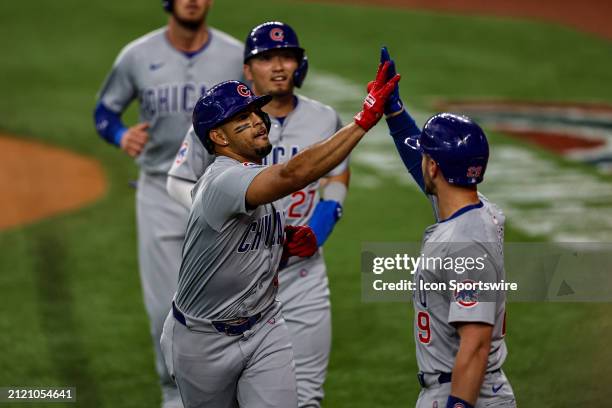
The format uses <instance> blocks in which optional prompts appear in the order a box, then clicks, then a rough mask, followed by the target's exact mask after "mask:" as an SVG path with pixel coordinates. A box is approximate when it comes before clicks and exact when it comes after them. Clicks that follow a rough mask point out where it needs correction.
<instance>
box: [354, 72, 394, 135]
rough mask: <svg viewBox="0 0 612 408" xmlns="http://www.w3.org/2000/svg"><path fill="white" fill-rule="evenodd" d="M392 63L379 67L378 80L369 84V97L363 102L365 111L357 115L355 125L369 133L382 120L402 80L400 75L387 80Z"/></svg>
mask: <svg viewBox="0 0 612 408" xmlns="http://www.w3.org/2000/svg"><path fill="white" fill-rule="evenodd" d="M389 66H390V62H389V61H387V62H385V63H384V64H380V65H378V71H377V72H376V79H375V80H374V81H372V82H370V83H369V84H368V92H369V93H368V96H366V98H365V99H364V101H363V110H362V111H361V112H359V113H358V114H356V115H355V118H354V119H355V123H357V124H358V125H359V126H360V127H361V128H362V129H363V130H365V131H368V130H370V129H372V128H373V127H374V125H376V124H377V123H378V121H379V120H380V118H382V116H383V113H384V111H385V104H386V103H387V99H389V95H391V92H393V90H394V89H395V86H396V85H397V83H398V82H399V80H400V76H399V75H395V76H394V77H393V78H391V79H389V80H387V79H386V78H387V71H388V70H389Z"/></svg>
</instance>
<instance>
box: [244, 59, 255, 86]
mask: <svg viewBox="0 0 612 408" xmlns="http://www.w3.org/2000/svg"><path fill="white" fill-rule="evenodd" d="M242 74H243V75H244V79H246V80H247V81H249V82H253V73H252V72H251V65H250V64H249V63H246V64H244V65H243V66H242Z"/></svg>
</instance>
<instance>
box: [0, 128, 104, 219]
mask: <svg viewBox="0 0 612 408" xmlns="http://www.w3.org/2000/svg"><path fill="white" fill-rule="evenodd" d="M106 188H107V183H106V178H105V177H104V172H103V171H102V168H101V166H100V164H99V163H98V162H97V161H95V160H92V159H89V158H86V157H83V156H80V155H78V154H76V153H72V152H69V151H67V150H64V149H60V148H57V147H52V146H48V145H45V144H42V143H38V142H34V141H27V140H23V139H19V138H16V137H10V136H7V135H1V134H0V194H1V195H2V198H3V199H2V200H0V230H3V229H7V228H10V227H15V226H19V225H23V224H28V223H31V222H34V221H37V220H40V219H42V218H45V217H49V216H52V215H56V214H60V213H64V212H68V211H72V210H75V209H77V208H80V207H82V206H83V205H85V204H88V203H91V202H93V201H95V200H97V199H98V198H100V197H101V196H102V195H103V194H104V193H105V191H106Z"/></svg>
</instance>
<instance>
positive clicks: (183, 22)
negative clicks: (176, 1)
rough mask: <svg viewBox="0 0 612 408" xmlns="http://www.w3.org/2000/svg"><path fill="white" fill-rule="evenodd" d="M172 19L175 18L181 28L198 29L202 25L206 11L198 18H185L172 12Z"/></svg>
mask: <svg viewBox="0 0 612 408" xmlns="http://www.w3.org/2000/svg"><path fill="white" fill-rule="evenodd" d="M173 16H174V19H175V20H176V22H177V23H178V24H179V25H180V26H181V27H183V28H185V29H187V30H189V31H198V30H199V29H200V28H201V27H202V26H203V25H204V21H206V13H204V15H203V16H202V18H199V19H186V18H182V17H179V16H178V14H176V13H174V14H173Z"/></svg>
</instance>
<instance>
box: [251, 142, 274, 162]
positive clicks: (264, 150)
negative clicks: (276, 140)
mask: <svg viewBox="0 0 612 408" xmlns="http://www.w3.org/2000/svg"><path fill="white" fill-rule="evenodd" d="M271 151H272V144H270V143H268V144H267V145H266V146H264V147H258V148H257V149H255V154H256V155H257V156H258V157H259V158H260V159H263V158H264V157H266V156H267V155H269V154H270V152H271Z"/></svg>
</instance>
